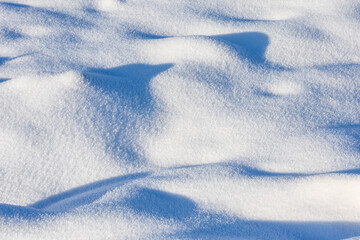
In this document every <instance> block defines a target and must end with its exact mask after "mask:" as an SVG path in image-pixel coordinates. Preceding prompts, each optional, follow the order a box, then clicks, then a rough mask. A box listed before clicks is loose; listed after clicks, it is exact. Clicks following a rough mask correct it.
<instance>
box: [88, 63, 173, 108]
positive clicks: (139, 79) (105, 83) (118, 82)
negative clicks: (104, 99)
mask: <svg viewBox="0 0 360 240" xmlns="http://www.w3.org/2000/svg"><path fill="white" fill-rule="evenodd" d="M172 66H173V64H160V65H149V64H129V65H124V66H119V67H115V68H109V69H104V68H89V69H88V70H86V71H84V72H83V74H84V76H85V77H86V78H87V80H88V81H89V83H90V84H91V85H92V86H95V87H97V88H98V89H101V90H102V91H105V92H107V93H116V94H119V95H120V97H125V98H127V99H128V102H129V103H131V104H132V105H133V107H135V108H136V109H139V107H140V108H141V109H142V110H146V109H151V107H152V97H151V92H150V86H149V84H150V80H151V79H152V78H154V77H155V76H157V75H158V74H160V73H161V72H164V71H166V70H168V69H169V68H171V67H172Z"/></svg>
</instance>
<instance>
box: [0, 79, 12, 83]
mask: <svg viewBox="0 0 360 240" xmlns="http://www.w3.org/2000/svg"><path fill="white" fill-rule="evenodd" d="M9 80H10V78H0V83H3V82H6V81H9Z"/></svg>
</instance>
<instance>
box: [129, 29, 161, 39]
mask: <svg viewBox="0 0 360 240" xmlns="http://www.w3.org/2000/svg"><path fill="white" fill-rule="evenodd" d="M128 35H129V36H131V37H132V38H135V39H142V40H154V39H163V38H168V36H160V35H156V34H151V33H146V32H141V31H137V30H133V31H129V32H128Z"/></svg>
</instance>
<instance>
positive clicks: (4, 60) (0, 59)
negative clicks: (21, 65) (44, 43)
mask: <svg viewBox="0 0 360 240" xmlns="http://www.w3.org/2000/svg"><path fill="white" fill-rule="evenodd" d="M36 53H38V52H32V53H25V54H21V55H19V56H16V57H0V66H1V65H4V64H5V63H7V62H10V61H11V60H15V59H17V58H21V57H26V56H31V55H33V54H36Z"/></svg>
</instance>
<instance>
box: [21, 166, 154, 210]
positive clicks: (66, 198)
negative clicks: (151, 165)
mask: <svg viewBox="0 0 360 240" xmlns="http://www.w3.org/2000/svg"><path fill="white" fill-rule="evenodd" d="M149 175H150V172H142V173H136V174H129V175H124V176H119V177H113V178H108V179H104V180H100V181H97V182H94V183H90V184H87V185H84V186H81V187H77V188H74V189H71V190H69V191H66V192H62V193H59V194H56V195H53V196H51V197H48V198H46V199H43V200H41V201H38V202H36V203H33V204H31V205H29V206H27V207H29V208H33V209H37V210H45V211H47V212H66V211H69V210H71V209H74V208H77V207H79V206H82V205H86V204H90V203H92V202H94V201H96V200H97V199H99V198H100V197H101V196H102V195H103V194H105V193H106V192H107V191H109V190H112V189H113V188H116V187H118V186H121V185H123V184H126V183H127V182H129V181H133V180H136V179H140V178H144V177H147V176H149Z"/></svg>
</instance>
